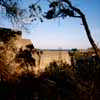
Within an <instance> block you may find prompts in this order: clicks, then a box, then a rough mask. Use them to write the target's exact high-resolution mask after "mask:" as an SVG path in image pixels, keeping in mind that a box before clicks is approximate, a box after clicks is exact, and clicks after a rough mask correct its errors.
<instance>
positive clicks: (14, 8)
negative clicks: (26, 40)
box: [0, 0, 100, 100]
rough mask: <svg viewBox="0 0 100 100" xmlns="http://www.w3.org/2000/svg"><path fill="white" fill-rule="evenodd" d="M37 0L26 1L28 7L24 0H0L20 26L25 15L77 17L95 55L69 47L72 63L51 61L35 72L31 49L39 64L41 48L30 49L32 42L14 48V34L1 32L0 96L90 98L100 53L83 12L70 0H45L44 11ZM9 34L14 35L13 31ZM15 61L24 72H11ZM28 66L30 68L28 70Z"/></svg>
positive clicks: (32, 18)
mask: <svg viewBox="0 0 100 100" xmlns="http://www.w3.org/2000/svg"><path fill="white" fill-rule="evenodd" d="M40 1H41V0H38V1H36V2H35V3H33V4H30V5H28V8H27V9H23V8H21V7H20V3H21V2H23V0H22V1H21V0H0V6H2V8H4V9H5V11H6V15H7V16H8V17H9V18H11V21H12V22H16V23H17V24H18V22H20V21H21V22H22V23H21V25H20V26H21V27H24V25H25V23H24V22H23V20H24V19H26V18H29V19H30V22H34V21H35V20H37V19H39V21H41V22H43V19H47V20H51V19H54V18H58V17H61V18H66V17H67V16H69V17H74V18H80V19H81V20H82V22H83V26H84V28H85V31H86V34H87V37H88V39H89V41H90V43H91V45H92V48H93V49H94V53H95V56H91V55H89V52H87V53H80V52H79V51H78V50H77V49H72V52H69V54H70V56H71V62H72V65H71V66H69V65H68V64H66V63H62V62H59V63H56V62H52V63H50V64H49V66H47V68H46V69H45V70H44V72H41V73H40V74H39V75H38V76H36V75H35V74H34V71H33V67H35V59H34V58H33V57H32V54H31V53H32V52H36V53H37V55H38V56H39V65H40V60H41V55H42V52H41V51H38V50H35V51H32V49H34V47H32V45H28V46H27V48H28V49H26V50H22V49H20V50H19V51H18V52H17V48H16V47H15V46H14V42H13V39H16V38H13V39H12V38H11V37H10V35H11V34H8V36H7V38H5V35H3V39H4V40H7V41H6V42H5V44H4V45H3V44H0V100H16V99H17V100H20V99H21V100H34V99H35V100H91V98H93V97H94V95H95V93H94V92H95V91H96V90H95V86H99V85H98V84H97V82H98V81H99V75H100V57H99V50H98V48H97V45H96V44H95V42H94V40H93V38H92V36H91V32H90V30H89V27H88V24H87V21H86V18H85V15H84V14H83V12H82V11H81V10H80V9H79V8H76V7H74V6H73V5H72V3H71V2H70V1H69V0H61V1H51V2H50V1H49V0H47V2H49V5H48V6H49V7H48V9H46V10H47V12H46V13H44V12H42V11H43V9H42V8H41V7H40V5H39V2H40ZM26 14H27V16H26ZM12 35H13V37H16V36H15V34H12ZM0 39H1V38H0ZM9 40H10V41H9ZM74 60H75V61H74ZM15 63H17V64H19V65H18V68H19V69H22V68H23V69H24V72H22V73H20V74H17V73H16V72H15V73H13V74H11V73H10V71H11V67H15ZM29 67H31V68H32V70H31V71H29ZM26 68H27V71H26ZM99 88H100V87H99ZM96 89H97V87H96ZM83 94H84V97H83Z"/></svg>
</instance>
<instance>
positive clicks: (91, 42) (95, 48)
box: [69, 4, 99, 58]
mask: <svg viewBox="0 0 100 100" xmlns="http://www.w3.org/2000/svg"><path fill="white" fill-rule="evenodd" d="M69 6H70V8H71V9H73V10H74V11H75V12H76V13H78V14H79V15H80V18H81V19H82V22H83V25H84V28H85V31H86V34H87V37H88V40H89V42H90V44H91V45H92V47H93V49H94V51H95V54H96V56H97V58H99V54H98V48H97V45H96V43H95V42H94V40H93V38H92V36H91V32H90V29H89V26H88V24H87V21H86V18H85V15H84V14H83V13H82V11H81V10H80V9H78V8H76V7H73V6H72V5H71V4H69Z"/></svg>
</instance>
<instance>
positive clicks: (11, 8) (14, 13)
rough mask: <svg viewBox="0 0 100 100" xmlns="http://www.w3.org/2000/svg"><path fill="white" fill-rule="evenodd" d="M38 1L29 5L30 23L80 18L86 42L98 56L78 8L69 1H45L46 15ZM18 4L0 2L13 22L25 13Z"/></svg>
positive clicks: (11, 0) (7, 0)
mask: <svg viewBox="0 0 100 100" xmlns="http://www.w3.org/2000/svg"><path fill="white" fill-rule="evenodd" d="M35 1H36V0H35ZM40 1H41V0H37V1H36V2H35V3H33V4H31V5H29V7H28V11H29V16H28V17H29V18H30V19H31V20H30V21H31V22H33V21H34V20H36V19H37V18H38V19H39V20H40V21H41V22H43V18H46V19H47V20H50V19H53V18H57V17H62V18H66V17H67V16H69V17H74V18H80V19H81V20H82V22H83V26H84V28H85V31H86V35H87V37H88V40H89V42H90V43H91V45H92V47H93V49H94V50H95V53H96V56H97V57H98V56H99V54H98V48H97V45H96V43H95V42H94V40H93V38H92V36H91V32H90V29H89V26H88V24H87V21H86V17H85V15H84V13H83V12H82V11H81V10H80V9H79V8H77V7H74V6H73V5H72V3H71V1H70V0H55V1H50V0H47V1H48V2H49V3H50V4H49V8H50V9H49V10H48V11H47V13H46V14H44V12H43V13H42V11H43V8H41V7H40V6H41V5H39V2H40ZM19 2H21V0H0V5H1V6H3V7H4V8H5V9H6V14H7V16H8V17H11V18H14V20H17V21H18V20H19V18H22V16H23V14H24V13H25V12H26V10H25V9H22V8H20V7H19V6H18V5H19ZM22 26H23V25H22Z"/></svg>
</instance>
